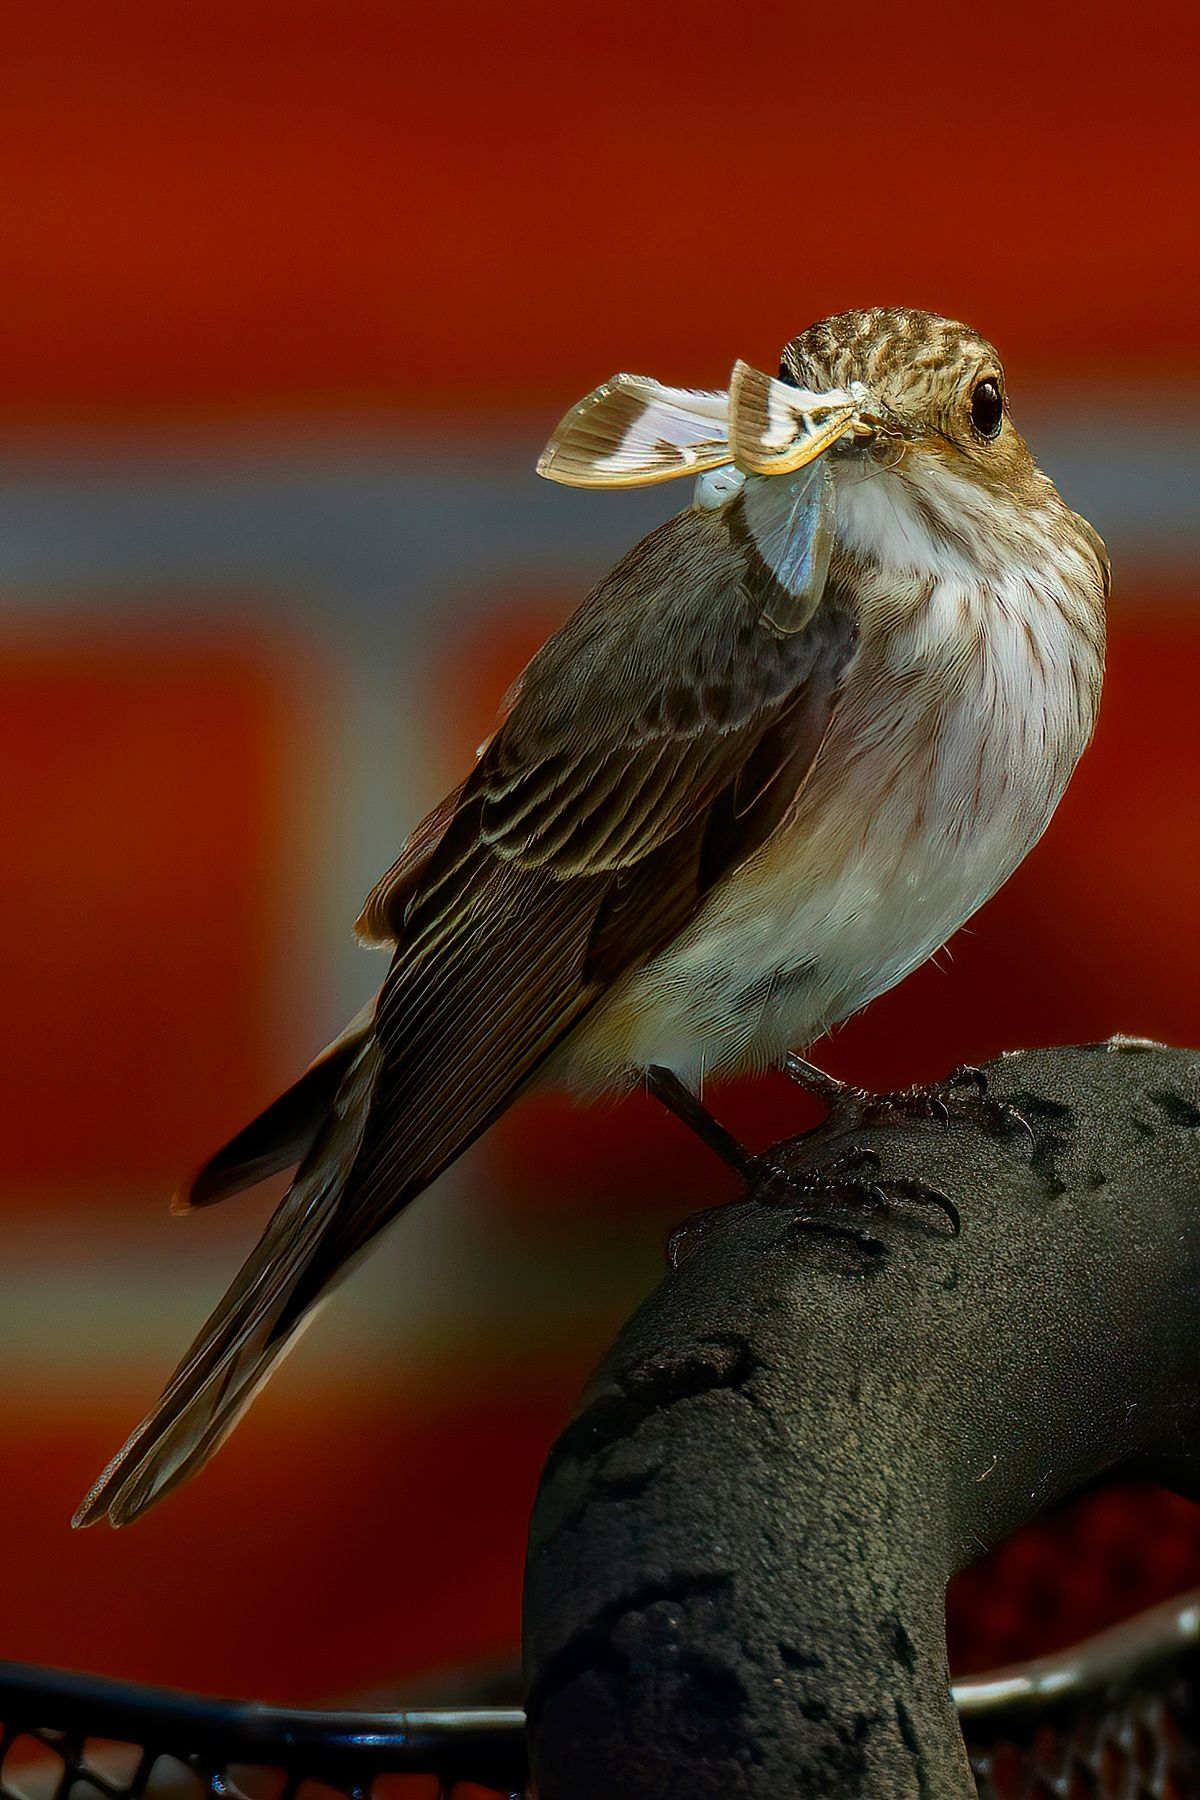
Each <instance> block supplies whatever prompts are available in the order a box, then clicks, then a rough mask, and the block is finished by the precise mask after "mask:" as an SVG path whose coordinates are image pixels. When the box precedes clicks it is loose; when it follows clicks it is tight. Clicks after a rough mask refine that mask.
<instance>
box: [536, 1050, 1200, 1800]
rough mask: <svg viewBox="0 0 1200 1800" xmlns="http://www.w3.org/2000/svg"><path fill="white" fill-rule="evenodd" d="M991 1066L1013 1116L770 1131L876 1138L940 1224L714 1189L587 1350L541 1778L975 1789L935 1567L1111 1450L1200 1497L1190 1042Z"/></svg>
mask: <svg viewBox="0 0 1200 1800" xmlns="http://www.w3.org/2000/svg"><path fill="white" fill-rule="evenodd" d="M987 1073H988V1076H989V1078H990V1082H991V1090H992V1092H993V1093H994V1094H995V1095H996V1096H997V1097H998V1098H1000V1099H1002V1100H1006V1101H1009V1102H1011V1103H1012V1104H1013V1105H1015V1106H1016V1107H1017V1108H1019V1109H1020V1111H1021V1113H1022V1114H1023V1115H1024V1117H1025V1118H1026V1119H1027V1120H1028V1122H1029V1125H1030V1127H1031V1132H1032V1140H1031V1139H1030V1138H1029V1137H1028V1136H1026V1135H1024V1134H1022V1133H1019V1132H1015V1133H1011V1134H1008V1135H1004V1134H993V1133H989V1132H988V1131H986V1130H985V1129H983V1128H982V1127H981V1126H974V1125H969V1124H963V1123H957V1122H956V1123H951V1124H949V1125H944V1124H939V1123H937V1122H935V1121H910V1122H907V1123H905V1124H893V1125H888V1126H887V1127H886V1128H872V1129H867V1130H862V1131H855V1132H853V1133H850V1134H848V1135H846V1134H842V1135H839V1134H836V1133H834V1132H832V1131H830V1130H829V1129H828V1128H827V1127H821V1128H819V1129H818V1130H817V1131H816V1132H814V1133H810V1134H808V1135H807V1136H806V1137H805V1138H804V1139H802V1140H799V1141H798V1147H793V1148H792V1150H791V1151H790V1154H792V1155H794V1156H797V1157H799V1158H800V1159H802V1160H807V1161H812V1162H816V1163H820V1162H821V1161H823V1160H826V1159H831V1158H833V1157H836V1156H840V1155H842V1154H843V1153H844V1152H847V1151H851V1150H858V1149H863V1150H871V1151H874V1152H876V1153H877V1154H878V1157H879V1158H880V1165H881V1175H882V1177H884V1178H889V1177H890V1178H895V1179H897V1180H899V1181H903V1180H910V1181H917V1182H923V1183H927V1184H929V1185H930V1186H932V1187H933V1188H936V1189H940V1190H941V1191H942V1192H943V1193H944V1194H946V1195H947V1196H948V1197H949V1198H950V1199H951V1200H952V1202H953V1203H954V1205H955V1206H956V1207H957V1209H958V1211H959V1213H960V1214H961V1217H962V1230H961V1235H960V1236H957V1237H956V1236H954V1235H952V1231H951V1228H950V1225H949V1223H948V1221H947V1219H946V1218H945V1217H943V1216H942V1215H941V1214H940V1213H939V1212H937V1211H936V1209H931V1208H930V1207H929V1206H928V1205H922V1204H919V1203H909V1202H906V1201H905V1200H904V1199H903V1198H900V1197H897V1198H896V1199H895V1200H894V1202H893V1204H892V1205H891V1206H890V1207H889V1208H888V1209H887V1211H886V1213H884V1214H881V1215H880V1216H877V1217H873V1218H871V1219H869V1220H866V1221H863V1222H865V1223H868V1224H869V1226H870V1230H871V1232H872V1233H873V1234H874V1235H875V1236H876V1237H878V1239H880V1240H881V1242H882V1245H883V1249H882V1253H879V1254H872V1253H871V1250H870V1249H869V1248H866V1247H861V1246H860V1245H858V1244H857V1243H855V1242H853V1241H851V1240H850V1239H848V1238H846V1237H838V1236H833V1235H828V1234H826V1233H824V1232H822V1231H814V1230H812V1229H808V1228H804V1227H803V1226H802V1224H801V1222H800V1215H799V1213H798V1212H797V1211H794V1210H792V1211H790V1210H789V1208H788V1207H786V1206H779V1207H775V1206H760V1205H757V1204H755V1203H752V1202H746V1203H744V1204H740V1205H737V1206H735V1207H732V1208H729V1209H725V1210H723V1211H722V1213H720V1214H719V1215H717V1216H716V1218H715V1219H714V1222H713V1225H712V1227H711V1229H709V1230H708V1231H706V1232H704V1233H703V1234H701V1235H700V1236H698V1237H697V1239H696V1241H695V1245H694V1248H693V1250H692V1252H691V1254H689V1255H688V1256H687V1258H686V1260H684V1261H683V1263H682V1265H681V1266H680V1267H679V1268H678V1269H676V1270H675V1271H673V1272H672V1273H670V1274H669V1275H668V1276H667V1277H666V1278H665V1279H664V1280H663V1282H662V1283H661V1285H660V1286H659V1287H658V1289H657V1290H656V1291H655V1292H654V1293H653V1294H652V1295H651V1296H650V1298H649V1299H648V1300H647V1301H646V1302H645V1303H644V1304H643V1306H642V1307H641V1308H640V1309H639V1311H638V1312H637V1314H636V1315H635V1316H634V1318H633V1319H632V1320H631V1322H630V1324H629V1325H628V1326H627V1327H626V1329H625V1330H624V1332H623V1333H622V1334H621V1336H620V1338H619V1339H618V1341H617V1343H616V1345H615V1346H614V1348H613V1350H612V1351H611V1353H610V1354H609V1356H608V1357H607V1358H606V1360H605V1362H604V1363H603V1365H602V1366H601V1368H600V1370H599V1371H598V1373H597V1375H596V1376H595V1378H594V1379H593V1381H592V1383H591V1384H590V1386H589V1388H588V1390H587V1392H586V1393H585V1395H584V1397H583V1400H582V1402H581V1404H580V1407H579V1410H578V1412H577V1414H576V1416H575V1418H574V1420H573V1421H572V1423H571V1424H570V1425H569V1426H568V1427H567V1429H566V1430H565V1431H564V1433H563V1434H562V1436H561V1437H560V1439H559V1441H558V1443H557V1445H556V1446H555V1449H554V1451H553V1452H552V1455H551V1458H550V1461H549V1463H548V1465H547V1469H546V1472H545V1476H544V1479H543V1484H542V1488H541V1492H540V1496H539V1499H538V1503H537V1507H536V1509H535V1514H534V1519H533V1524H532V1531H531V1539H530V1553H529V1563H528V1573H527V1583H526V1672H527V1684H528V1707H527V1710H528V1713H529V1721H530V1750H531V1759H532V1767H533V1775H534V1779H535V1784H536V1789H537V1793H538V1795H539V1800H602V1797H603V1800H612V1796H614V1795H620V1796H621V1800H650V1797H651V1796H655V1797H658V1796H667V1795H670V1796H671V1797H672V1800H710V1797H711V1800H718V1797H719V1800H739V1797H741V1796H751V1795H753V1796H766V1795H770V1796H771V1797H772V1800H779V1797H780V1796H782V1795H793V1794H794V1795H811V1796H819V1797H820V1800H841V1797H843V1796H845V1797H849V1796H854V1797H855V1800H874V1797H876V1796H877V1797H878V1800H905V1797H906V1796H913V1797H920V1800H968V1797H971V1796H974V1795H976V1793H977V1791H978V1789H977V1779H978V1784H979V1787H980V1788H984V1789H986V1788H987V1783H988V1780H989V1779H990V1778H989V1776H988V1771H987V1768H986V1767H985V1766H984V1763H985V1762H986V1757H983V1753H982V1752H981V1753H980V1755H981V1757H983V1760H982V1761H981V1760H980V1758H978V1757H977V1759H976V1767H975V1773H974V1774H973V1772H972V1764H971V1761H970V1760H969V1759H968V1755H967V1751H966V1748H965V1747H964V1742H963V1736H962V1731H961V1729H960V1720H959V1715H958V1713H957V1711H956V1708H955V1706H954V1704H953V1700H952V1697H951V1690H950V1681H949V1675H948V1670H947V1662H946V1647H945V1620H944V1596H945V1589H946V1583H947V1581H948V1580H949V1578H950V1576H951V1575H952V1574H953V1573H954V1572H955V1571H956V1570H957V1569H959V1568H961V1567H963V1566H964V1564H966V1563H968V1562H971V1561H973V1560H975V1559H976V1558H977V1557H978V1556H980V1555H982V1554H983V1553H984V1552H985V1551H987V1550H988V1549H990V1548H991V1547H992V1546H993V1545H995V1544H996V1543H997V1542H999V1541H1000V1540H1002V1539H1003V1538H1005V1537H1006V1536H1007V1535H1008V1534H1009V1533H1011V1532H1012V1531H1014V1530H1015V1529H1016V1528H1017V1527H1019V1526H1020V1525H1022V1524H1023V1523H1025V1522H1026V1521H1027V1520H1029V1519H1030V1518H1031V1517H1032V1516H1033V1515H1034V1514H1036V1513H1037V1512H1039V1511H1041V1510H1042V1509H1043V1508H1044V1507H1046V1506H1048V1505H1050V1504H1051V1503H1052V1502H1054V1501H1056V1500H1058V1499H1060V1498H1062V1497H1064V1496H1065V1495H1067V1494H1069V1493H1070V1492H1071V1491H1072V1490H1074V1489H1076V1488H1078V1487H1080V1486H1081V1485H1083V1484H1084V1483H1086V1482H1088V1481H1090V1480H1092V1479H1093V1478H1095V1477H1096V1476H1098V1475H1100V1474H1102V1473H1103V1472H1105V1471H1110V1470H1115V1469H1116V1468H1118V1467H1121V1468H1123V1470H1124V1471H1126V1472H1128V1473H1130V1474H1137V1475H1139V1476H1143V1477H1147V1478H1150V1479H1154V1480H1156V1481H1159V1482H1161V1483H1163V1484H1165V1485H1168V1486H1170V1487H1173V1488H1175V1489H1177V1490H1179V1491H1181V1492H1184V1493H1188V1494H1192V1495H1195V1494H1196V1492H1197V1489H1198V1485H1200V1483H1198V1475H1200V1461H1198V1456H1197V1451H1198V1447H1200V1430H1198V1427H1200V1407H1198V1402H1200V1330H1198V1326H1200V1053H1197V1052H1193V1051H1183V1050H1171V1049H1166V1048H1163V1047H1160V1046H1157V1045H1147V1044H1143V1043H1140V1042H1135V1041H1128V1040H1119V1039H1118V1040H1114V1041H1113V1042H1112V1043H1111V1044H1110V1045H1100V1046H1093V1047H1086V1048H1074V1049H1058V1050H1042V1051H1028V1052H1021V1053H1018V1054H1014V1055H1011V1056H1007V1057H1004V1058H1002V1059H1001V1060H1000V1061H999V1062H997V1063H996V1064H994V1065H992V1066H991V1067H990V1068H989V1070H988V1071H987ZM884 1185H885V1186H886V1180H885V1183H884ZM852 1218H858V1219H860V1220H862V1215H861V1213H855V1214H853V1215H851V1214H849V1213H848V1214H847V1215H846V1218H844V1219H842V1220H841V1221H834V1222H841V1223H843V1224H844V1223H846V1222H847V1220H852ZM1164 1629H1165V1628H1164ZM1118 1660H1119V1659H1118ZM1098 1682H1099V1689H1098V1691H1099V1690H1102V1689H1103V1687H1104V1682H1103V1679H1102V1678H1098ZM1110 1685H1111V1684H1110ZM1015 1699H1016V1701H1017V1713H1019V1710H1020V1704H1019V1703H1020V1696H1016V1697H1015ZM1039 1699H1040V1703H1041V1705H1042V1707H1043V1709H1044V1707H1045V1703H1046V1696H1044V1695H1043V1696H1040V1697H1039ZM1035 1710H1036V1708H1035ZM1042 1716H1044V1710H1043V1714H1042ZM1014 1717H1016V1714H1014ZM969 1723H970V1721H969V1719H968V1724H969ZM1018 1729H1019V1725H1018ZM1192 1741H1193V1744H1194V1739H1193V1740H1192ZM1192 1778H1193V1780H1195V1779H1196V1770H1195V1767H1194V1753H1193V1766H1192ZM992 1791H995V1790H992ZM1055 1791H1057V1790H1055ZM1063 1791H1064V1792H1065V1791H1066V1790H1065V1789H1064V1790H1063ZM1072 1791H1074V1790H1072ZM1144 1791H1146V1792H1151V1791H1158V1790H1155V1789H1151V1788H1149V1787H1147V1788H1146V1789H1145V1790H1144ZM1162 1791H1164V1792H1166V1791H1168V1790H1167V1789H1165V1788H1164V1789H1163V1790H1162ZM1171 1791H1175V1792H1183V1791H1192V1792H1197V1791H1200V1788H1197V1787H1193V1788H1191V1789H1184V1788H1178V1787H1177V1788H1176V1789H1173V1790H1171Z"/></svg>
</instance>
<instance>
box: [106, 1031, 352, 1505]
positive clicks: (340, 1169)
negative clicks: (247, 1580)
mask: <svg viewBox="0 0 1200 1800" xmlns="http://www.w3.org/2000/svg"><path fill="white" fill-rule="evenodd" d="M379 1062H380V1053H379V1048H378V1045H377V1044H376V1043H375V1041H374V1039H373V1038H372V1039H369V1040H368V1041H367V1042H366V1043H365V1044H364V1045H363V1046H362V1048H361V1049H360V1050H359V1052H358V1054H357V1056H356V1057H355V1058H354V1060H353V1063H352V1065H351V1067H350V1069H349V1071H348V1073H347V1075H346V1077H345V1079H344V1081H343V1083H342V1086H341V1089H340V1090H339V1093H338V1096H337V1105H336V1107H335V1108H333V1109H331V1110H330V1112H329V1113H328V1114H327V1116H326V1119H325V1122H324V1128H323V1129H322V1130H321V1132H320V1133H319V1135H318V1136H317V1138H316V1141H315V1142H314V1144H313V1146H312V1148H311V1150H310V1151H309V1154H308V1156H307V1157H306V1158H305V1161H304V1163H303V1164H302V1166H301V1168H300V1170H299V1172H298V1174H297V1176H296V1179H295V1181H294V1182H293V1183H292V1186H291V1188H290V1189H289V1190H288V1193H287V1194H286V1196H285V1197H284V1199H283V1201H282V1202H281V1204H280V1206H279V1207H278V1209H277V1210H276V1212H275V1215H274V1217H273V1218H272V1220H271V1222H270V1224H269V1225H268V1226H267V1228H266V1230H265V1231H264V1233H263V1235H262V1237H261V1238H260V1240H259V1242H258V1244H257V1245H256V1247H255V1249H254V1250H253V1251H252V1253H251V1255H250V1257H249V1258H248V1260H247V1262H246V1263H245V1265H244V1267H243V1268H242V1270H241V1272H240V1274H239V1275H238V1277H237V1279H236V1281H235V1282H234V1283H233V1286H232V1287H231V1288H230V1289H229V1292H228V1293H227V1294H226V1295H225V1297H224V1299H223V1300H222V1301H221V1302H220V1304H219V1305H218V1306H217V1308H216V1310H215V1311H214V1312H213V1313H212V1315H211V1316H210V1318H209V1319H208V1320H207V1321H206V1323H205V1324H204V1326H203V1327H202V1329H201V1331H200V1333H199V1335H198V1336H197V1338H196V1340H195V1342H194V1343H193V1344H192V1346H191V1348H190V1349H189V1350H188V1352H187V1354H186V1356H185V1357H184V1359H183V1361H182V1362H181V1363H180V1365H179V1367H178V1368H177V1369H176V1371H175V1373H174V1375H173V1376H172V1377H171V1380H170V1381H169V1382H168V1384H167V1386H166V1388H165V1389H164V1390H163V1393H162V1395H161V1397H160V1399H159V1400H158V1402H157V1404H156V1405H155V1406H154V1408H153V1409H152V1411H151V1412H150V1413H149V1414H148V1415H147V1417H146V1418H145V1419H144V1420H143V1421H142V1423H141V1424H140V1425H139V1426H138V1428H137V1430H136V1431H135V1432H134V1433H133V1434H132V1436H131V1437H130V1438H129V1439H128V1441H127V1442H126V1443H125V1444H124V1445H123V1446H122V1448H121V1449H120V1450H119V1451H118V1452H117V1454H116V1456H114V1457H113V1459H112V1461H111V1462H110V1463H109V1464H108V1467H107V1468H106V1469H105V1470H104V1472H103V1474H102V1475H101V1476H100V1478H99V1480H98V1481H97V1482H96V1484H95V1486H94V1487H93V1488H92V1490H91V1492H90V1493H89V1494H88V1495H87V1497H86V1499H85V1500H84V1501H83V1504H82V1505H81V1506H80V1508H79V1510H78V1512H77V1513H76V1514H75V1517H74V1518H73V1520H72V1521H71V1523H72V1524H73V1525H74V1526H76V1527H82V1526H86V1525H94V1524H95V1523H96V1522H97V1521H98V1520H100V1519H102V1518H105V1517H107V1518H108V1519H109V1521H110V1523H112V1524H113V1525H128V1524H129V1523H131V1521H132V1520H134V1519H136V1518H137V1517H138V1515H139V1514H140V1513H143V1512H145V1511H146V1509H147V1507H149V1506H152V1505H153V1504H154V1502H155V1501H156V1500H159V1499H161V1498H162V1496H163V1495H164V1494H167V1493H169V1492H170V1491H171V1490H172V1488H176V1487H178V1486H179V1485H180V1483H181V1482H183V1481H186V1480H187V1478H188V1476H189V1475H193V1474H195V1473H196V1471H197V1470H198V1469H200V1468H201V1467H203V1465H204V1464H205V1463H206V1462H207V1461H208V1459H209V1457H210V1456H212V1454H213V1453H214V1451H216V1450H217V1449H219V1447H220V1446H221V1444H223V1443H224V1441H225V1439H226V1438H227V1437H228V1436H229V1433H230V1432H231V1431H232V1430H233V1428H234V1426H235V1425H236V1424H237V1422H238V1420H239V1419H240V1418H241V1416H242V1414H243V1413H244V1412H245V1411H246V1408H247V1407H248V1406H249V1405H250V1402H251V1401H252V1400H253V1399H254V1397H255V1395H256V1394H257V1393H258V1392H259V1390H260V1388H261V1387H262V1386H263V1384H264V1382H265V1381H266V1380H267V1377H268V1376H269V1375H270V1373H271V1372H272V1370H273V1369H274V1367H275V1365H276V1364H277V1363H278V1362H279V1360H280V1358H281V1357H282V1356H283V1355H284V1354H285V1352H286V1351H287V1350H289V1349H290V1348H291V1346H292V1345H293V1344H294V1343H295V1341H296V1339H297V1338H298V1336H299V1334H300V1330H301V1328H302V1326H303V1325H304V1324H305V1323H306V1322H307V1320H308V1319H310V1318H311V1317H312V1316H313V1313H314V1312H315V1310H316V1304H317V1301H318V1299H320V1298H323V1297H324V1295H325V1294H326V1293H328V1292H329V1291H330V1289H331V1288H332V1287H333V1285H334V1284H335V1283H336V1281H337V1280H338V1279H339V1278H340V1276H341V1275H343V1274H345V1273H346V1271H347V1269H348V1267H349V1264H350V1262H351V1261H352V1260H354V1259H353V1258H350V1257H346V1256H342V1255H340V1254H339V1253H338V1252H337V1251H336V1250H334V1251H332V1252H331V1246H330V1244H329V1242H328V1238H329V1235H330V1227H331V1225H332V1223H333V1221H334V1219H335V1218H336V1216H337V1212H338V1207H339V1202H340V1201H341V1200H342V1198H343V1195H344V1192H345V1188H346V1183H347V1180H348V1178H349V1176H350V1172H351V1170H352V1168H353V1166H354V1160H355V1157H356V1156H357V1154H358V1150H359V1146H360V1144H361V1142H362V1134H363V1127H364V1124H365V1122H366V1117H367V1113H368V1110H369V1108H370V1103H371V1095H372V1092H373V1090H374V1086H375V1082H376V1080H377V1077H378V1068H379ZM318 1263H319V1264H321V1265H322V1266H321V1268H320V1273H319V1277H317V1278H316V1279H314V1274H315V1265H317V1264H318ZM301 1288H303V1290H304V1293H305V1296H306V1298H305V1300H304V1302H302V1303H301V1304H300V1305H299V1307H297V1305H296V1299H297V1292H298V1290H299V1289H301ZM308 1296H311V1298H309V1297H308Z"/></svg>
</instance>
